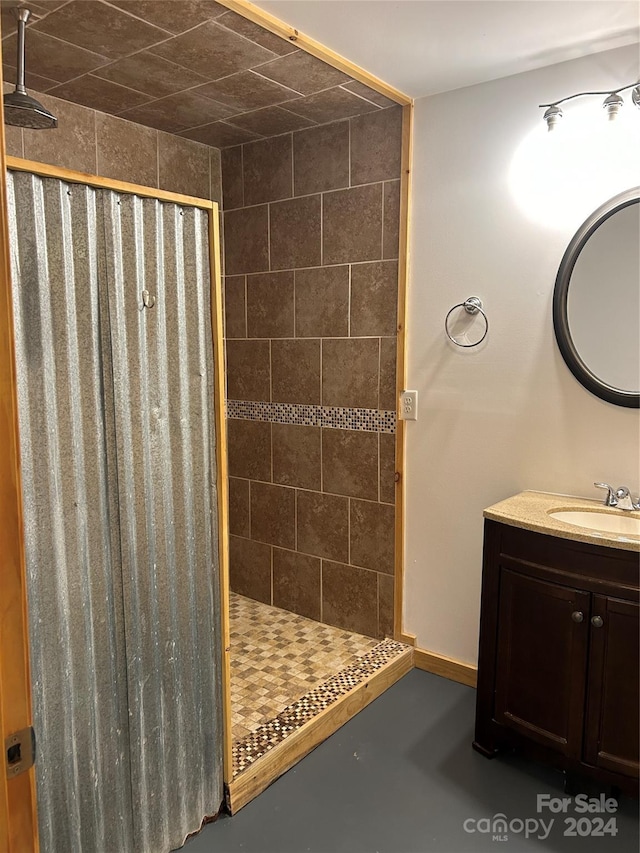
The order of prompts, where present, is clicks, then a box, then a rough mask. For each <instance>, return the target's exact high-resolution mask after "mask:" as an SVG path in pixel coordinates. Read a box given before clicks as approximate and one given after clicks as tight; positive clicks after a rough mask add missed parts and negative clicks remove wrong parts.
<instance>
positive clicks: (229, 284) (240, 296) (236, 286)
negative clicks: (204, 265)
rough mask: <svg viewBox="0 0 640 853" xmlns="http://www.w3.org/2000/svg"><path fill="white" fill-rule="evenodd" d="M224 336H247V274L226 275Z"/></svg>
mask: <svg viewBox="0 0 640 853" xmlns="http://www.w3.org/2000/svg"><path fill="white" fill-rule="evenodd" d="M224 336H225V338H246V337H247V320H246V314H245V276H243V275H226V276H225V277H224ZM231 399H233V398H231Z"/></svg>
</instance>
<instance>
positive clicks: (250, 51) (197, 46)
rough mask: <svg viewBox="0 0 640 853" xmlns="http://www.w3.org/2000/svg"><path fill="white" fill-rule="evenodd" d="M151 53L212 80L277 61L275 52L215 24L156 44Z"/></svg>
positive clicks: (200, 27)
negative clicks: (274, 59) (273, 59)
mask: <svg viewBox="0 0 640 853" xmlns="http://www.w3.org/2000/svg"><path fill="white" fill-rule="evenodd" d="M214 45H215V50H212V47H213V46H214ZM151 52H152V53H155V54H156V55H157V56H162V57H164V58H165V59H168V60H169V61H170V62H175V63H176V64H177V65H182V66H184V67H185V68H189V69H190V70H191V71H195V72H196V74H200V75H201V76H202V77H205V78H206V79H208V80H219V79H220V78H221V77H228V76H229V75H230V74H235V73H236V72H237V71H244V70H245V69H247V68H251V67H253V66H254V65H259V64H260V63H261V62H267V61H268V60H269V59H272V58H273V53H271V51H269V50H265V48H263V47H260V45H257V44H255V43H254V42H251V41H248V40H247V39H245V38H243V37H242V36H239V35H237V34H236V33H233V32H231V30H228V29H226V28H224V27H219V26H218V25H217V24H215V23H213V22H212V21H205V22H204V23H202V24H200V25H199V26H197V27H195V28H194V29H192V30H189V31H188V32H185V33H184V34H183V35H180V36H177V37H176V38H172V39H170V40H169V41H165V42H164V44H158V45H156V46H155V47H154V48H152V50H151Z"/></svg>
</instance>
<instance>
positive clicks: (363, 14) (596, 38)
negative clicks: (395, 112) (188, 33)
mask: <svg viewBox="0 0 640 853" xmlns="http://www.w3.org/2000/svg"><path fill="white" fill-rule="evenodd" d="M253 2H254V3H255V4H256V5H257V6H260V7H261V8H262V9H264V10H265V11H267V12H270V13H271V14H272V15H275V16H276V17H277V18H280V19H281V20H282V21H284V22H285V23H287V24H289V25H291V26H293V27H296V28H297V29H299V30H300V32H303V33H304V34H305V35H307V36H311V37H312V38H314V39H316V40H317V41H319V42H321V43H322V44H324V45H326V46H327V47H330V48H331V49H332V50H334V51H335V52H336V53H339V54H341V55H342V56H345V57H346V58H348V59H350V60H351V61H352V62H355V63H356V64H357V65H359V66H361V67H362V68H364V69H366V70H367V71H369V72H370V73H372V74H374V75H375V76H377V77H379V78H380V79H382V80H384V81H385V82H386V83H389V84H390V85H392V86H395V88H396V89H399V90H400V91H401V92H404V93H405V94H407V95H410V96H411V97H413V98H420V97H423V96H425V95H432V94H435V93H437V92H445V91H449V90H451V89H458V88H460V87H462V86H470V85H473V84H475V83H484V82H486V81H488V80H495V79H497V78H499V77H506V76H508V75H510V74H517V73H520V72H522V71H531V70H533V69H535V68H541V67H543V66H545V65H553V64H555V63H556V62H563V61H565V60H568V59H576V58H577V57H580V56H585V55H587V54H592V53H598V52H600V51H603V50H609V49H611V48H615V47H622V46H624V45H629V44H634V43H637V42H638V41H640V3H638V2H637V0H633V2H627V0H622V2H618V0H400V2H398V0H253Z"/></svg>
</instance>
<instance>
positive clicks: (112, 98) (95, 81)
mask: <svg viewBox="0 0 640 853" xmlns="http://www.w3.org/2000/svg"><path fill="white" fill-rule="evenodd" d="M49 91H50V92H51V94H52V95H53V96H54V97H55V98H61V99H64V100H65V101H70V102H73V103H76V104H84V106H85V107H90V108H91V109H93V110H101V111H102V112H104V113H111V114H114V113H121V112H124V111H125V110H129V109H131V108H134V107H137V106H138V105H139V104H143V103H144V102H145V101H148V100H149V96H148V95H144V94H143V93H142V92H136V91H135V90H134V89H128V88H127V87H126V86H119V85H118V84H117V83H112V82H111V81H110V80H103V79H102V78H101V77H94V76H93V75H92V74H85V75H84V76H83V77H78V78H77V79H76V80H69V81H68V82H67V83H62V84H61V85H60V86H55V87H54V88H53V89H50V90H49Z"/></svg>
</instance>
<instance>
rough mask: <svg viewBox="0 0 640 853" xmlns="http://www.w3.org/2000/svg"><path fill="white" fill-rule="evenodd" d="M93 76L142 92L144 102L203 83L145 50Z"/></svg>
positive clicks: (198, 77) (191, 74)
mask: <svg viewBox="0 0 640 853" xmlns="http://www.w3.org/2000/svg"><path fill="white" fill-rule="evenodd" d="M95 76H96V77H102V78H103V79H105V80H111V82H112V83H118V84H119V85H120V86H127V87H128V88H129V89H136V90H137V91H138V92H144V93H145V94H146V95H148V96H149V97H148V98H147V100H150V99H151V98H163V97H165V96H166V95H173V94H175V93H176V92H182V91H183V89H191V88H192V87H193V86H197V85H198V84H199V83H204V82H206V81H205V78H204V77H200V75H199V74H194V73H193V71H188V70H187V69H186V68H182V67H181V66H180V65H176V64H175V63H173V62H167V60H166V59H162V57H160V56H155V55H154V54H153V53H149V52H148V51H146V50H143V51H142V52H141V53H136V54H134V55H133V56H127V57H125V58H124V59H120V60H118V61H117V62H114V63H112V64H111V65H106V66H104V67H102V68H99V69H98V70H97V71H96V72H95Z"/></svg>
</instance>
